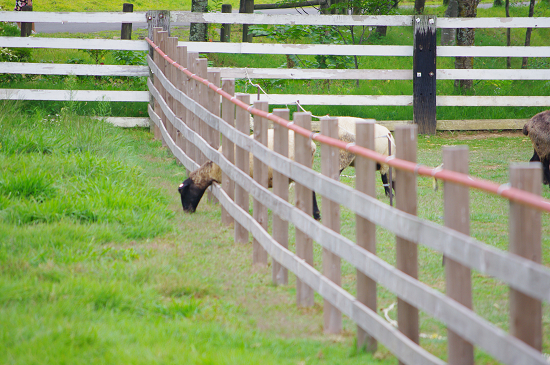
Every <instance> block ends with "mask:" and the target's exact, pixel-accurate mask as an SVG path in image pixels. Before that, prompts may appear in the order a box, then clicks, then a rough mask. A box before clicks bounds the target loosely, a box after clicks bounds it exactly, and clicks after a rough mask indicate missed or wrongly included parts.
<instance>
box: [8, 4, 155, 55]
mask: <svg viewBox="0 0 550 365" xmlns="http://www.w3.org/2000/svg"><path fill="white" fill-rule="evenodd" d="M18 13H19V12H18ZM0 47H7V48H13V47H19V48H58V49H110V50H119V51H149V45H148V44H147V42H146V41H131V40H121V39H81V38H37V37H0Z"/></svg>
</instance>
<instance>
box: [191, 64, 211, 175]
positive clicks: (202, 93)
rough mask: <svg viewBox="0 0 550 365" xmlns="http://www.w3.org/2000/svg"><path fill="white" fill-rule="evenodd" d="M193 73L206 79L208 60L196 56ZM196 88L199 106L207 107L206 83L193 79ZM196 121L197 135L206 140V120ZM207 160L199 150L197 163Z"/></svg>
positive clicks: (207, 128)
mask: <svg viewBox="0 0 550 365" xmlns="http://www.w3.org/2000/svg"><path fill="white" fill-rule="evenodd" d="M195 65H196V66H195V73H196V74H197V76H199V77H202V78H203V79H206V77H207V76H208V60H207V59H206V58H197V59H196V61H195ZM195 85H196V88H197V89H196V90H197V91H198V95H197V96H198V98H197V101H198V102H199V104H200V105H201V106H203V107H204V108H206V109H208V92H207V90H206V85H205V84H203V83H202V82H200V81H195ZM197 122H198V125H199V129H198V132H199V135H200V136H201V137H202V138H203V139H204V140H205V141H206V142H209V141H208V136H209V134H210V126H209V125H208V124H206V122H205V121H204V120H202V119H199V118H197ZM206 161H207V158H206V156H205V155H204V153H202V151H199V160H198V164H199V165H202V164H203V163H205V162H206Z"/></svg>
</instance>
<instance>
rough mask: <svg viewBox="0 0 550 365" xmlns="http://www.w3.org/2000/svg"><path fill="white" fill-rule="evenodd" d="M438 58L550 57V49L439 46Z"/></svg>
mask: <svg viewBox="0 0 550 365" xmlns="http://www.w3.org/2000/svg"><path fill="white" fill-rule="evenodd" d="M437 57H550V47H521V46H510V47H507V46H438V47H437Z"/></svg>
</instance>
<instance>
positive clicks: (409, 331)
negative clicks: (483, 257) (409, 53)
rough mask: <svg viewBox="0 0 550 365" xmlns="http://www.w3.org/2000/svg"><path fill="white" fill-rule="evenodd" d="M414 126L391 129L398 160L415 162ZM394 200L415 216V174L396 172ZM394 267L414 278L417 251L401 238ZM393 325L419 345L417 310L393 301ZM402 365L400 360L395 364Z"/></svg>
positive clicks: (398, 207) (399, 207) (400, 301)
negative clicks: (396, 182)
mask: <svg viewBox="0 0 550 365" xmlns="http://www.w3.org/2000/svg"><path fill="white" fill-rule="evenodd" d="M417 137H418V126H416V125H414V124H413V125H400V126H396V127H395V143H396V145H398V146H399V148H398V149H397V151H396V157H397V158H399V159H401V160H407V161H411V162H416V147H417ZM395 173H396V176H395V180H396V181H399V183H398V184H396V191H395V198H396V200H397V201H396V205H395V206H396V208H397V209H399V210H402V211H404V212H406V213H409V214H413V215H416V209H417V203H416V196H417V191H416V189H417V185H416V175H415V174H414V173H412V172H407V171H403V170H399V169H398V170H397V171H396V172H395ZM395 251H396V258H397V260H396V267H397V268H398V269H399V270H401V271H403V272H404V273H405V274H407V275H409V276H411V277H412V278H415V279H418V248H417V246H416V244H415V243H414V242H411V241H408V240H406V239H404V238H401V237H396V239H395ZM397 322H398V323H399V331H401V332H402V333H403V334H404V335H405V336H407V337H408V338H410V339H411V340H412V341H413V342H415V343H419V337H420V336H419V331H418V308H416V307H413V306H412V305H410V304H409V303H407V302H406V301H404V300H403V299H401V298H397ZM399 363H400V364H401V363H402V362H401V361H400V362H399Z"/></svg>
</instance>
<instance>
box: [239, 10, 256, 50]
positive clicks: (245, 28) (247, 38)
mask: <svg viewBox="0 0 550 365" xmlns="http://www.w3.org/2000/svg"><path fill="white" fill-rule="evenodd" d="M239 13H249V14H252V13H254V0H240V6H239ZM249 27H250V24H243V42H247V43H252V34H249V33H248V29H249Z"/></svg>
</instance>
